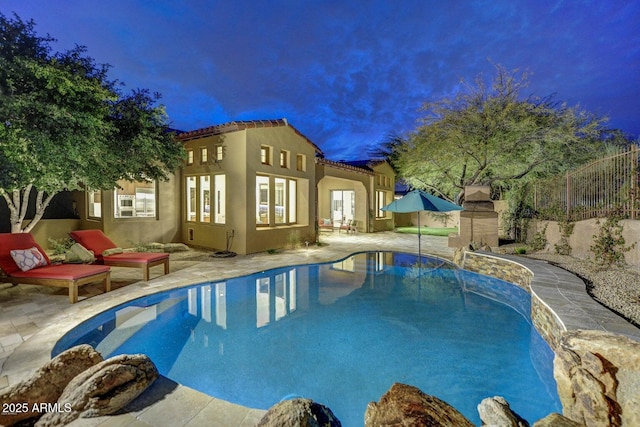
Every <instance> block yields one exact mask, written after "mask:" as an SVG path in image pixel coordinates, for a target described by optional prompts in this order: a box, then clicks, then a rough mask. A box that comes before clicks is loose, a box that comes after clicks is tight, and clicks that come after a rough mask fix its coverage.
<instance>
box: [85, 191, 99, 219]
mask: <svg viewBox="0 0 640 427" xmlns="http://www.w3.org/2000/svg"><path fill="white" fill-rule="evenodd" d="M87 198H88V200H87V208H88V209H87V216H88V217H89V218H102V191H100V190H92V191H89V192H88V193H87Z"/></svg>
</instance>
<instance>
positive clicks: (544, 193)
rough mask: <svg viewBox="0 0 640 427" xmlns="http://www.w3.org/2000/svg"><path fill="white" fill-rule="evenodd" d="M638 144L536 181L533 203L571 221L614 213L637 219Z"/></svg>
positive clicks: (552, 215) (549, 214) (639, 213)
mask: <svg viewBox="0 0 640 427" xmlns="http://www.w3.org/2000/svg"><path fill="white" fill-rule="evenodd" d="M639 152H640V150H639V149H638V147H637V146H635V145H634V146H632V147H631V148H629V149H626V150H624V151H621V152H619V153H616V154H614V155H611V156H607V157H604V158H602V159H598V160H596V161H594V162H592V163H589V164H587V165H585V166H582V167H580V168H579V169H576V170H573V171H571V172H568V173H567V174H566V175H564V176H557V177H553V178H549V179H545V180H541V181H539V182H537V183H536V184H535V192H534V207H535V210H536V211H537V212H538V214H539V215H540V216H543V217H546V218H548V219H554V220H559V219H561V218H562V217H564V218H567V219H569V220H571V221H577V220H582V219H589V218H603V217H607V216H610V215H612V214H613V213H616V214H617V215H621V216H622V217H623V218H627V219H640V190H639V189H638V187H639V186H640V172H639V170H640V168H639V166H640V164H639V163H638V160H639V159H638V155H639Z"/></svg>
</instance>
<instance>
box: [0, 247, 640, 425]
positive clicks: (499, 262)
mask: <svg viewBox="0 0 640 427" xmlns="http://www.w3.org/2000/svg"><path fill="white" fill-rule="evenodd" d="M387 250H388V249H387ZM473 258H476V261H478V259H482V261H481V262H476V264H477V265H480V267H478V266H477V265H476V267H474V266H473V261H472V259H473ZM336 259H340V258H336ZM288 260H289V259H288ZM309 262H316V261H315V260H311V261H309ZM286 264H287V263H286V262H284V260H283V262H282V265H286ZM289 264H292V263H291V262H290V263H289ZM483 265H484V266H483ZM486 265H489V267H486ZM464 266H465V268H468V269H472V270H475V271H478V272H480V273H483V274H489V273H492V274H489V275H492V276H498V277H500V276H503V277H504V272H505V271H507V272H510V273H511V274H516V275H517V276H520V277H521V278H522V280H520V283H516V284H518V285H520V286H522V287H524V288H525V289H527V290H528V291H530V293H531V295H532V320H533V321H534V324H535V325H536V327H537V328H538V330H539V331H540V332H541V335H542V336H543V337H544V338H545V339H547V340H548V342H549V343H550V346H551V347H552V348H554V347H555V341H556V339H557V337H558V336H559V335H560V334H561V333H562V332H563V331H565V330H576V329H595V330H600V331H609V332H613V333H618V334H622V335H625V336H627V337H629V338H632V339H634V340H636V341H640V329H638V328H636V327H635V326H633V325H631V324H630V323H628V322H627V321H626V320H624V319H623V318H622V317H620V316H618V315H617V314H615V313H613V312H611V311H610V310H609V309H607V308H605V307H603V306H601V305H600V304H598V303H597V302H595V301H594V300H593V299H592V298H591V297H590V296H589V295H588V294H587V292H586V289H585V284H584V282H583V281H582V280H581V279H579V278H578V277H576V276H575V275H573V274H571V273H569V272H567V271H566V270H563V269H561V268H558V267H555V266H553V265H551V264H548V263H546V262H544V261H540V260H532V259H528V258H524V257H518V256H510V255H501V254H494V253H482V252H479V253H469V252H467V254H465V264H464ZM509 267H513V268H509ZM269 268H271V267H269ZM265 269H266V268H265V267H264V266H260V267H256V266H254V268H253V269H252V270H253V271H248V270H244V271H243V272H242V274H249V273H251V272H256V271H262V270H265ZM238 275H239V273H238V271H237V270H235V269H229V270H228V272H226V273H225V274H220V273H219V272H212V271H210V270H209V271H208V270H207V269H206V268H202V264H198V265H196V266H194V267H191V268H186V269H184V270H180V271H177V272H174V273H171V274H170V275H167V276H163V277H161V278H158V279H154V280H152V281H150V282H138V283H134V284H132V285H129V286H127V287H126V288H122V289H118V290H115V291H112V292H110V293H109V294H107V295H106V296H104V297H103V296H99V297H93V298H91V299H90V300H85V301H83V302H81V303H78V304H74V305H73V306H70V307H69V309H68V310H67V311H66V314H67V316H66V317H65V318H64V319H61V320H60V322H58V323H56V324H55V325H52V326H49V327H47V328H44V329H43V330H41V331H39V332H38V333H36V334H34V335H33V336H32V337H31V338H29V339H28V340H27V341H26V342H25V343H23V344H22V345H20V346H18V347H17V348H16V349H15V350H14V352H13V353H12V354H11V356H9V358H8V359H7V360H6V361H5V363H4V366H3V372H2V373H3V374H4V375H7V378H8V380H9V384H16V383H17V382H19V381H20V380H22V379H24V378H26V377H28V376H29V375H31V374H32V373H33V372H34V371H35V370H36V369H37V368H39V367H40V366H42V365H43V364H44V363H46V362H47V361H49V360H50V355H51V350H52V349H53V347H54V345H55V343H56V342H57V341H58V340H59V339H60V338H61V337H62V336H63V335H64V334H65V333H66V332H68V331H69V330H71V329H72V328H73V327H75V326H76V325H77V324H79V323H81V322H82V321H84V320H86V319H88V318H90V317H92V316H94V315H96V314H98V313H100V312H102V311H105V310H108V309H109V308H112V307H114V306H117V305H119V304H122V303H125V302H127V301H129V300H131V299H135V298H138V297H142V296H145V295H149V294H152V293H156V292H161V291H164V290H170V289H174V288H178V287H184V286H188V285H192V284H197V283H202V282H206V281H220V280H225V279H228V278H231V277H234V276H238ZM503 277H500V278H503ZM509 281H513V280H509ZM541 329H542V330H541ZM126 409H127V411H128V412H126V413H123V414H120V415H115V416H108V417H99V418H92V419H81V420H76V421H75V422H73V423H72V424H71V425H72V426H111V425H114V426H115V425H119V426H125V425H158V423H160V424H164V425H166V424H167V423H169V424H171V425H176V426H197V425H209V426H215V425H220V426H234V425H237V426H253V425H255V424H256V423H257V422H258V420H259V419H260V418H261V416H262V414H263V413H264V412H265V411H263V410H258V409H251V408H247V407H243V406H239V405H235V404H232V403H229V402H226V401H223V400H220V399H216V398H212V397H210V396H207V395H205V394H203V393H200V392H198V391H195V390H193V389H190V388H188V387H185V386H182V385H179V384H176V383H174V382H173V381H171V380H169V379H167V378H164V377H161V379H160V380H158V381H156V383H154V385H153V386H152V387H151V388H150V389H149V390H147V391H146V392H145V393H144V394H143V395H142V396H141V397H140V398H139V399H137V400H136V401H134V402H133V403H132V404H131V406H129V407H127V408H126Z"/></svg>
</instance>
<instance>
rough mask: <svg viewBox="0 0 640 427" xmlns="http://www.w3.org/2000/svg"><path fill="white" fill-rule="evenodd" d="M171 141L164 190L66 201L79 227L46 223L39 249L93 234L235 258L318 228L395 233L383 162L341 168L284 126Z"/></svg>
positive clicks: (215, 130)
mask: <svg viewBox="0 0 640 427" xmlns="http://www.w3.org/2000/svg"><path fill="white" fill-rule="evenodd" d="M177 139H178V140H179V141H181V142H182V143H183V144H184V146H185V149H186V151H187V159H186V161H185V164H184V166H183V167H182V168H181V169H180V170H178V171H176V173H175V174H174V176H173V177H172V178H171V179H170V180H169V181H167V182H152V183H140V182H135V183H131V182H126V181H122V182H119V183H118V184H119V186H120V187H121V188H117V189H115V190H110V191H101V190H98V191H91V190H90V191H86V192H73V193H71V200H72V204H73V210H74V211H75V212H76V213H77V218H73V219H71V218H66V219H48V220H43V221H41V223H40V224H38V226H37V227H35V229H34V235H35V237H36V240H37V241H38V242H40V243H41V244H43V245H44V246H45V247H46V246H47V239H48V238H54V239H56V238H60V237H64V236H66V235H67V233H68V232H69V231H72V230H75V229H90V228H99V229H101V230H103V231H104V232H105V234H107V235H108V236H109V237H110V238H111V239H112V240H113V241H114V242H115V243H116V244H118V245H119V246H122V247H129V246H131V245H133V244H135V243H141V242H162V243H168V242H182V243H186V244H188V245H191V246H195V247H201V248H208V249H211V250H225V249H229V250H231V251H233V252H236V253H239V254H248V253H255V252H261V251H265V250H268V249H276V248H282V247H287V246H290V245H292V244H296V243H302V242H305V241H309V242H315V241H316V239H317V236H318V219H321V220H325V219H326V220H329V221H331V223H332V224H335V227H336V232H337V230H339V225H340V224H344V223H346V222H347V221H349V222H351V223H354V224H355V228H356V229H357V231H358V232H374V231H381V230H392V229H393V214H392V213H387V212H383V211H381V210H380V208H381V207H382V206H384V205H385V204H387V203H389V202H391V200H392V199H393V188H394V185H395V176H394V173H393V169H392V168H391V166H390V165H389V164H388V163H387V162H386V161H368V160H365V161H356V162H338V161H331V160H327V159H325V158H324V156H323V153H322V150H321V149H320V148H319V147H318V146H317V145H316V144H314V143H313V142H312V141H311V140H309V138H307V137H306V136H304V135H303V134H302V133H301V132H300V131H298V130H297V129H296V128H295V127H293V126H292V125H291V124H290V123H289V122H288V121H287V120H286V119H278V120H252V121H234V122H229V123H225V124H221V125H216V126H211V127H206V128H202V129H197V130H193V131H188V132H180V133H179V134H178V135H177Z"/></svg>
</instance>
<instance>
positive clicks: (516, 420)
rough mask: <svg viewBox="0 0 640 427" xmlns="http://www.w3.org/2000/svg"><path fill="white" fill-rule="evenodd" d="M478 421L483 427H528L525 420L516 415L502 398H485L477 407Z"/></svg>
mask: <svg viewBox="0 0 640 427" xmlns="http://www.w3.org/2000/svg"><path fill="white" fill-rule="evenodd" d="M478 413H479V414H480V419H481V420H482V423H483V424H485V425H490V426H491V425H494V426H501V427H529V423H528V422H527V420H525V419H524V418H522V417H521V416H520V415H518V414H516V413H515V412H514V411H513V410H511V407H510V406H509V403H507V401H506V400H505V398H504V397H502V396H494V397H487V398H486V399H483V400H482V402H480V404H479V405H478Z"/></svg>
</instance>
